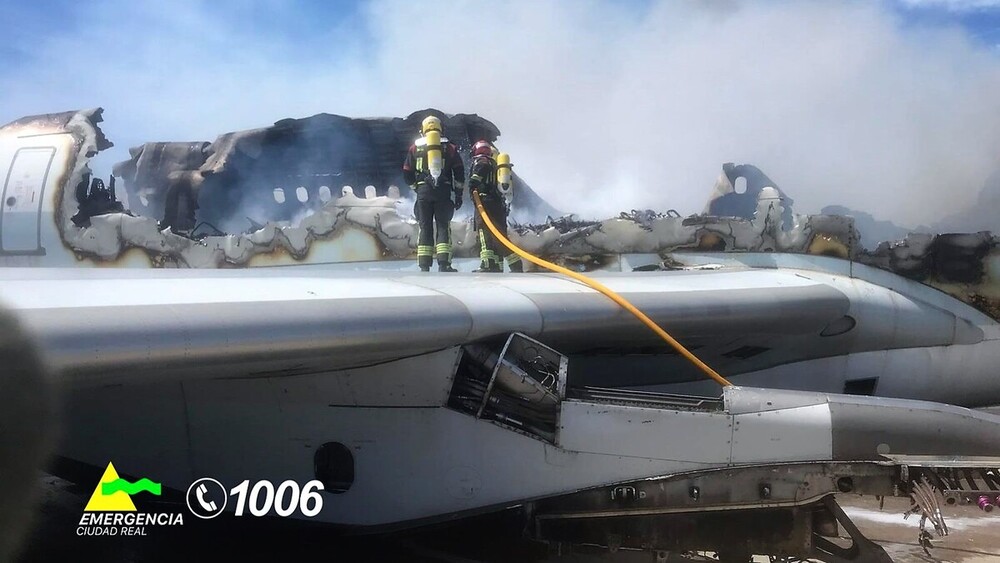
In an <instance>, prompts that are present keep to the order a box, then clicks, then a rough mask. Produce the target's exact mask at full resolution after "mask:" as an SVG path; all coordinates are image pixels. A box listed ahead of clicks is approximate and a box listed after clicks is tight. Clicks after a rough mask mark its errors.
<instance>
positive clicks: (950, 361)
mask: <svg viewBox="0 0 1000 563" xmlns="http://www.w3.org/2000/svg"><path fill="white" fill-rule="evenodd" d="M998 365H1000V342H998V341H996V340H986V341H983V342H981V343H979V344H976V345H971V346H931V347H920V348H903V349H896V350H874V351H868V352H857V353H851V354H846V355H843V356H832V357H827V358H816V359H811V360H804V361H797V362H790V363H787V364H782V365H777V366H773V367H769V368H767V369H762V370H757V371H752V372H747V373H743V374H737V375H733V376H731V379H732V380H733V381H734V382H735V383H736V384H737V385H746V386H750V387H769V388H781V389H793V390H799V391H822V392H828V393H842V392H843V391H844V388H845V383H846V382H848V381H852V380H859V379H872V378H874V379H876V380H877V381H876V382H875V387H874V389H873V393H874V394H875V395H877V396H882V397H899V398H902V399H916V400H924V401H939V402H943V403H949V404H954V405H962V406H967V407H984V406H990V405H996V404H1000V377H998V376H997V370H996V366H998ZM717 387H718V386H717V385H716V384H715V383H714V382H712V381H708V380H694V381H690V382H686V383H675V384H663V385H643V386H633V388H635V389H638V390H646V391H656V392H663V393H691V394H696V395H703V394H707V393H714V392H716V389H717Z"/></svg>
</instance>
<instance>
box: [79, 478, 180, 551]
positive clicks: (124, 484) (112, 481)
mask: <svg viewBox="0 0 1000 563" xmlns="http://www.w3.org/2000/svg"><path fill="white" fill-rule="evenodd" d="M162 492H163V491H162V485H161V484H160V483H157V482H155V481H152V480H150V479H148V478H146V477H143V478H141V479H138V480H136V481H134V482H130V481H128V480H126V479H123V478H121V477H119V476H118V471H116V470H115V465H114V463H112V462H110V461H109V462H108V467H107V468H106V469H105V470H104V475H102V476H101V480H100V481H99V482H98V483H97V487H95V488H94V493H93V494H92V495H90V500H89V501H88V502H87V506H85V507H84V508H83V515H82V516H80V523H79V525H78V526H77V529H76V534H77V535H78V536H145V535H146V529H147V528H148V527H149V526H181V525H183V524H184V515H183V514H182V513H180V512H139V511H138V510H136V507H135V503H134V502H133V501H132V497H133V496H137V495H149V496H152V497H158V496H160V494H161V493H162Z"/></svg>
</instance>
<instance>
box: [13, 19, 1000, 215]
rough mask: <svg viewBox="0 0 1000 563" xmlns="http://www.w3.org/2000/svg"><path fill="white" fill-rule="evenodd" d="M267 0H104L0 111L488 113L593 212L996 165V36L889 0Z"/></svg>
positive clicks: (147, 124) (199, 121) (114, 119)
mask: <svg viewBox="0 0 1000 563" xmlns="http://www.w3.org/2000/svg"><path fill="white" fill-rule="evenodd" d="M915 1H916V0H906V2H907V3H910V4H912V3H914V2H915ZM946 4H948V5H955V6H958V7H957V8H955V9H959V8H961V7H962V4H961V3H956V2H947V3H946ZM973 4H976V5H975V6H973V8H976V9H985V8H988V6H987V4H989V3H988V2H982V1H980V2H973ZM220 5H221V6H222V8H220V7H219V6H220ZM966 5H968V4H967V3H966ZM248 6H254V8H251V7H248ZM261 6H262V5H259V4H257V5H248V4H246V3H242V2H235V3H225V2H222V3H221V4H220V3H218V2H216V3H211V4H210V3H201V2H196V1H194V0H190V1H180V2H169V3H142V2H139V3H135V2H125V1H122V0H112V1H104V2H94V3H90V4H89V5H88V8H87V9H86V10H85V11H81V12H79V13H78V14H77V16H78V18H79V21H77V25H75V26H68V27H67V28H66V29H67V31H65V32H59V33H60V34H59V35H56V36H54V37H50V38H48V39H43V40H39V42H38V43H37V44H35V45H32V51H31V52H32V53H33V54H32V56H31V60H32V61H33V62H32V63H31V64H25V65H20V66H17V67H15V68H13V69H10V70H7V71H4V72H3V73H0V88H2V90H3V91H4V92H5V93H4V98H5V103H4V104H3V106H2V108H0V112H2V115H0V121H6V120H9V119H14V118H16V117H19V116H20V115H25V114H32V113H40V112H49V111H60V110H65V109H72V108H78V107H92V106H97V105H100V106H103V107H105V108H106V114H105V117H106V120H107V123H106V124H105V130H106V132H107V133H108V135H109V137H110V138H111V139H112V140H113V141H115V142H116V143H117V144H118V147H116V149H113V151H114V152H113V153H112V154H113V155H114V157H113V160H121V159H124V158H125V157H126V154H125V152H124V148H125V147H127V146H129V145H133V144H138V143H140V142H142V141H149V140H176V141H184V140H195V139H197V140H203V139H204V140H213V139H214V138H215V136H216V135H217V134H219V133H222V132H225V131H231V130H239V129H248V128H253V127H259V126H264V125H268V124H270V123H272V122H273V121H275V120H277V119H280V118H283V117H305V116H308V115H312V114H315V113H320V112H327V113H338V114H342V115H349V116H358V117H361V116H378V115H386V116H402V115H406V114H408V113H410V112H412V111H414V110H417V109H422V108H425V107H436V108H439V109H441V110H443V111H446V112H449V113H478V114H480V115H483V116H485V117H487V118H489V119H491V120H493V121H494V122H495V123H496V124H497V125H498V126H499V128H500V129H501V131H502V132H503V135H502V136H501V138H500V139H499V141H498V145H499V146H500V147H501V148H502V149H503V150H506V151H509V152H510V153H511V154H512V157H513V159H514V162H515V170H517V171H518V173H519V174H521V175H522V176H523V177H524V178H525V179H526V180H527V181H528V182H529V183H530V184H531V185H532V187H533V188H534V189H535V190H536V191H538V192H539V193H540V194H541V195H542V196H543V197H545V198H546V199H548V200H549V201H550V202H551V203H553V204H554V205H555V206H556V207H557V208H560V209H562V210H564V211H572V212H576V213H578V214H580V215H583V216H591V217H606V216H609V215H613V214H616V213H617V212H618V211H620V210H627V209H631V208H653V209H658V210H661V211H663V210H666V209H668V208H674V209H677V210H678V211H680V212H681V213H682V214H689V213H695V212H700V211H701V210H702V208H703V207H704V204H705V199H706V197H707V195H708V193H709V190H710V188H711V186H712V184H713V183H714V180H715V177H716V176H717V175H718V173H719V171H720V165H721V163H722V162H725V161H733V162H737V163H742V162H748V163H753V164H756V165H758V166H759V167H760V168H761V169H762V170H764V171H765V172H766V173H767V174H768V175H769V176H770V177H771V178H772V179H774V180H775V182H777V183H778V185H779V186H781V187H782V188H783V189H784V190H785V191H786V192H788V193H789V195H791V196H792V197H794V198H795V201H796V206H797V210H798V211H799V212H816V211H818V210H819V209H820V208H821V207H822V206H824V205H828V204H843V205H847V206H849V207H852V208H856V209H861V210H866V211H869V212H871V213H872V214H874V215H875V216H876V217H878V218H883V219H892V220H896V221H898V222H902V223H904V224H911V225H913V224H917V223H921V222H922V223H931V222H933V221H934V220H935V219H936V218H937V217H940V216H941V215H942V214H945V213H948V212H951V211H955V210H957V209H960V208H962V207H964V206H968V205H971V204H972V203H973V202H974V201H975V197H976V195H977V192H978V190H979V188H980V187H981V186H982V183H983V181H984V180H985V179H986V178H987V176H989V174H990V173H991V172H993V171H994V170H995V169H997V168H998V167H1000V96H998V95H997V92H1000V54H998V52H997V51H996V50H993V49H992V48H991V47H990V46H988V45H984V44H981V43H977V42H975V41H973V40H972V39H970V37H969V35H968V33H967V32H966V31H965V30H963V29H961V28H959V27H949V26H942V25H938V26H933V27H930V26H927V25H918V24H914V23H912V22H907V21H905V18H903V17H902V16H901V11H902V10H904V9H907V8H900V7H899V6H898V5H896V4H892V3H889V2H881V3H879V2H857V3H855V2H808V3H807V2H783V1H777V2H752V1H736V0H733V1H716V2H695V1H663V2H655V1H654V2H649V3H645V2H644V3H636V4H629V3H618V2H611V1H597V0H584V1H568V0H567V1H563V2H558V1H550V2H549V1H547V2H533V1H512V2H505V3H495V4H484V3H481V2H451V1H443V0H437V1H435V0H431V1H425V2H394V1H389V0H385V1H376V2H373V3H371V4H369V5H366V6H365V7H364V8H363V9H362V10H361V12H360V14H359V15H358V17H357V18H352V19H351V20H350V21H342V22H340V23H338V24H336V26H335V27H331V28H330V29H326V30H324V31H323V34H322V37H321V38H320V39H322V41H317V40H316V39H317V38H316V37H312V38H310V40H309V41H305V40H304V39H303V40H301V41H300V40H299V39H298V38H296V36H295V35H294V34H281V35H277V34H266V35H262V34H260V33H255V32H254V31H253V30H252V29H245V28H243V27H241V22H243V21H245V18H244V17H243V16H245V13H244V12H246V11H247V10H251V9H263V8H262V7H261ZM267 7H268V9H273V10H277V11H282V10H294V9H301V8H296V7H294V6H290V5H288V4H283V3H272V4H267ZM357 28H361V29H363V33H361V34H358V33H355V32H353V31H351V30H352V29H357ZM300 42H301V43H303V44H308V48H306V47H302V46H301V45H299V43H300ZM319 43H321V44H322V45H323V48H322V49H317V48H316V45H317V44H319ZM105 158H106V157H105Z"/></svg>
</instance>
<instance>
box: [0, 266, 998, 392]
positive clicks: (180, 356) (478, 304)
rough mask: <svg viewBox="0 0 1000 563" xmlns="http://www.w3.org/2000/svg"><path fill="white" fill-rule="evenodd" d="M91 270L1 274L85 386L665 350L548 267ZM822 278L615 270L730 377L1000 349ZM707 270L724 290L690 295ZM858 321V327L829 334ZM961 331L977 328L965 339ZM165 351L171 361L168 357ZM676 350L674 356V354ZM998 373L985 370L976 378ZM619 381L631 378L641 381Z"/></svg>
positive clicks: (905, 301) (58, 363) (942, 316)
mask: <svg viewBox="0 0 1000 563" xmlns="http://www.w3.org/2000/svg"><path fill="white" fill-rule="evenodd" d="M82 272H83V271H81V270H64V269H0V281H2V286H0V301H2V302H4V303H6V304H7V305H8V306H10V307H11V308H12V309H14V310H15V311H16V312H18V313H19V314H20V315H21V317H22V319H23V322H24V323H25V324H26V326H27V327H29V328H31V329H32V330H33V331H34V332H35V333H36V334H37V336H38V338H39V342H40V343H41V345H42V347H43V350H44V351H45V352H46V354H47V356H48V358H49V360H50V361H51V362H52V364H53V365H54V366H55V367H58V368H62V369H63V370H64V373H65V374H66V375H67V377H70V378H71V379H72V380H73V383H74V384H106V383H111V382H131V381H132V380H133V379H134V378H135V377H136V375H135V374H136V373H141V375H140V377H142V378H158V377H170V378H201V377H256V376H263V375H269V374H270V375H277V374H282V373H285V374H288V373H296V374H303V373H322V372H327V371H332V370H337V369H344V368H349V367H358V366H363V365H370V364H373V363H378V362H384V361H389V360H394V359H398V358H402V357H407V356H412V355H417V354H424V353H428V352H431V351H434V350H440V349H444V348H447V347H451V346H454V345H458V344H465V343H469V342H472V341H475V340H477V339H480V338H484V337H492V336H496V337H502V336H504V335H506V334H509V333H510V332H512V331H524V332H525V333H526V334H529V335H532V336H534V337H537V338H539V339H541V340H542V341H544V342H546V343H548V344H549V345H553V346H555V347H557V348H559V349H560V350H563V351H564V352H565V353H569V354H572V353H576V352H587V351H588V350H592V349H593V348H594V347H595V343H599V345H600V346H603V347H611V348H612V349H615V348H616V347H617V349H620V350H621V351H622V352H628V351H629V350H630V349H632V348H635V347H640V346H650V345H658V346H661V347H662V346H663V344H662V343H660V342H659V341H658V340H656V337H655V335H653V334H652V333H651V332H650V331H649V330H648V329H647V328H646V327H645V326H643V325H642V324H640V323H639V322H638V321H637V320H635V319H634V318H632V317H631V316H630V315H628V314H627V313H625V312H624V311H622V310H621V309H620V308H618V307H617V306H616V305H614V304H613V303H612V302H611V301H610V300H608V299H607V298H606V297H605V296H603V295H600V294H597V293H596V292H594V291H592V290H590V289H586V288H584V287H583V286H582V285H581V284H578V283H576V282H573V281H569V280H563V279H558V278H554V277H549V276H537V275H535V274H526V275H523V276H513V275H511V276H506V277H503V278H498V277H497V276H493V277H489V276H485V277H484V276H477V275H460V274H456V275H454V276H451V277H449V276H414V275H412V274H396V275H387V274H385V273H371V272H369V273H356V274H346V273H331V272H315V271H314V272H308V273H306V272H296V271H294V270H272V271H267V272H261V271H260V270H255V271H247V270H236V271H230V272H222V271H212V272H204V271H198V272H191V271H168V270H135V271H132V272H129V273H126V272H124V271H122V270H116V271H103V272H102V271H87V272H86V274H85V275H80V274H81V273H82ZM810 275H814V274H811V273H810ZM817 277H818V278H819V279H807V278H806V277H803V276H801V275H799V273H797V272H792V271H781V270H755V271H718V272H697V273H686V272H685V273H681V275H675V274H674V273H672V272H663V273H661V274H654V275H650V273H644V272H640V273H632V274H618V275H608V276H602V277H601V279H602V280H603V281H604V282H606V283H607V284H608V285H609V286H611V287H612V288H613V289H621V290H622V293H623V295H624V296H625V297H626V298H628V299H630V300H631V301H633V302H634V303H635V304H636V305H637V306H638V307H640V308H641V309H643V310H644V311H645V312H646V313H647V314H648V315H650V317H652V318H653V319H654V320H656V321H658V322H660V323H662V324H663V325H664V326H665V327H666V328H667V330H669V331H670V332H671V333H672V334H674V335H675V336H676V337H677V338H680V339H682V340H684V341H686V342H694V343H696V344H698V345H699V346H701V347H702V348H701V350H700V351H699V355H702V356H703V358H704V359H705V361H707V362H709V363H710V364H711V365H713V366H715V367H716V368H717V369H721V370H723V372H724V373H726V374H727V375H737V374H740V373H746V372H753V371H757V370H759V369H763V368H768V367H773V366H776V365H781V364H786V363H792V362H798V361H803V360H808V359H815V358H819V357H825V356H842V355H845V354H851V353H858V352H868V351H874V350H880V349H903V348H922V347H933V346H948V345H951V344H956V343H963V344H970V347H972V348H975V347H980V348H981V347H988V346H993V345H995V344H1000V342H997V341H983V342H980V341H982V340H983V332H982V330H980V329H979V328H978V327H976V326H974V325H972V324H971V323H969V322H968V321H966V320H964V319H958V318H956V315H955V314H954V313H952V312H950V311H948V310H946V309H942V308H940V307H937V306H935V305H931V304H927V303H925V302H923V301H921V300H916V299H912V298H909V297H906V296H900V295H899V294H896V293H893V292H892V291H890V290H887V289H885V288H882V287H879V286H876V285H873V284H869V283H867V282H864V281H861V280H857V279H851V278H842V277H834V278H829V277H822V276H817ZM698 279H701V280H704V281H705V286H706V287H708V286H710V287H714V288H715V289H712V290H708V289H705V287H700V288H698V289H696V290H691V291H687V289H689V288H690V287H691V286H692V284H694V281H695V280H698ZM494 280H495V281H494ZM484 281H486V282H488V285H487V286H486V287H484V286H483V283H484ZM536 281H537V282H538V283H537V285H538V287H539V290H538V291H537V292H536V291H535V289H534V288H535V282H536ZM675 283H677V284H679V286H680V288H682V289H678V288H677V287H675ZM694 285H698V284H694ZM748 285H749V286H752V287H753V288H748V287H747V286H748ZM491 288H492V289H493V290H491ZM560 289H561V292H560V291H558V290H560ZM500 309H503V313H502V314H498V311H499V310H500ZM845 315H850V316H851V317H852V318H853V319H855V321H856V326H854V325H850V329H849V330H848V331H847V332H846V333H837V334H836V335H833V336H823V335H822V334H821V331H823V330H825V327H827V326H830V325H831V324H832V323H835V322H837V321H838V320H842V319H844V317H845ZM917 318H919V319H920V322H919V324H918V323H916V322H915V319H917ZM959 325H961V326H964V327H965V330H964V332H962V333H961V336H962V340H958V336H959V332H958V331H957V330H956V326H959ZM976 342H980V344H974V343H976ZM991 342H993V343H991ZM973 344H974V346H973ZM746 346H750V347H751V350H753V349H754V348H753V347H757V348H756V349H758V350H766V353H762V354H759V355H756V354H748V355H747V357H743V353H742V352H741V351H740V349H741V347H746ZM963 348H965V347H963ZM150 358H155V359H156V362H155V363H154V364H153V365H149V360H150ZM662 358H663V361H667V362H669V361H672V359H671V356H669V355H664V356H662ZM651 369H657V368H656V366H655V365H653V366H651ZM983 369H985V366H982V365H980V364H978V363H974V364H973V365H970V366H969V372H970V373H973V374H977V373H980V372H982V370H983ZM625 375H626V376H627V375H628V374H625ZM685 377H687V376H685ZM691 377H695V378H699V377H700V376H698V375H697V374H694V375H693V376H691ZM977 377H978V376H977ZM618 384H620V385H629V383H628V380H627V379H623V380H622V381H620V382H618ZM633 385H634V384H633Z"/></svg>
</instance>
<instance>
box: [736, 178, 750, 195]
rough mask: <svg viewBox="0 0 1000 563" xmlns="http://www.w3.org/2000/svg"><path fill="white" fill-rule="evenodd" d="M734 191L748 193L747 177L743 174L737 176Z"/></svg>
mask: <svg viewBox="0 0 1000 563" xmlns="http://www.w3.org/2000/svg"><path fill="white" fill-rule="evenodd" d="M733 191H734V192H736V193H738V194H745V193H747V179H746V178H744V177H743V176H740V177H739V178H737V179H736V181H735V182H733Z"/></svg>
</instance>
